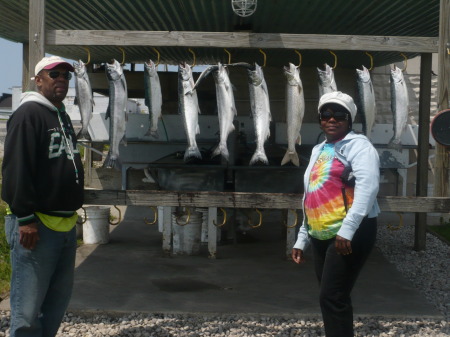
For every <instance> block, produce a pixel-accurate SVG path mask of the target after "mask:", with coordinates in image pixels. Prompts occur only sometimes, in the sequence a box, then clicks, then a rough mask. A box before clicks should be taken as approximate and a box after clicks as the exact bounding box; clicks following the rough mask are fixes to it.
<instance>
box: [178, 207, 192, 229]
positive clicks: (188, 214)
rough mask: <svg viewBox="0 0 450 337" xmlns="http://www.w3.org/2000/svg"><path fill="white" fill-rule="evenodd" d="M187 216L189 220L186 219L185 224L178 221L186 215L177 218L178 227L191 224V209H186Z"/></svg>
mask: <svg viewBox="0 0 450 337" xmlns="http://www.w3.org/2000/svg"><path fill="white" fill-rule="evenodd" d="M186 214H187V218H186V222H185V223H184V224H182V223H180V222H179V221H178V220H179V219H180V218H181V217H182V216H183V215H184V214H182V215H180V216H178V217H177V218H176V222H177V225H179V226H186V225H187V224H188V223H189V221H190V219H191V212H190V211H189V208H186Z"/></svg>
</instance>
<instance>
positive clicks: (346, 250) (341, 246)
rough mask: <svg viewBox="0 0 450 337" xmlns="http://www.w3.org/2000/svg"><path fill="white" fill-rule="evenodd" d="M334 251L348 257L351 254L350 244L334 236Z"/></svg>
mask: <svg viewBox="0 0 450 337" xmlns="http://www.w3.org/2000/svg"><path fill="white" fill-rule="evenodd" d="M336 250H337V253H338V254H341V255H348V254H351V253H352V242H351V241H350V240H347V239H344V238H343V237H342V236H339V235H336Z"/></svg>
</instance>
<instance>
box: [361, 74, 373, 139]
mask: <svg viewBox="0 0 450 337" xmlns="http://www.w3.org/2000/svg"><path fill="white" fill-rule="evenodd" d="M362 68H363V69H362V70H359V69H356V84H357V92H358V110H359V112H360V114H361V117H362V126H363V132H364V134H365V135H366V136H367V137H368V138H370V135H371V133H372V127H373V125H374V123H375V116H376V114H377V105H376V103H375V91H374V90H373V84H372V80H371V78H370V72H369V70H368V69H367V68H366V67H364V66H362Z"/></svg>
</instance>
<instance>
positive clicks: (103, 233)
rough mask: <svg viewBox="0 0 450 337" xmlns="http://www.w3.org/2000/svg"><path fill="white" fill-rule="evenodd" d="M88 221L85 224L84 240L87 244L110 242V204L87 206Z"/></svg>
mask: <svg viewBox="0 0 450 337" xmlns="http://www.w3.org/2000/svg"><path fill="white" fill-rule="evenodd" d="M85 210H86V219H85V220H86V221H85V222H84V224H83V242H84V243H85V244H105V243H108V242H109V214H110V209H109V207H108V206H89V207H85Z"/></svg>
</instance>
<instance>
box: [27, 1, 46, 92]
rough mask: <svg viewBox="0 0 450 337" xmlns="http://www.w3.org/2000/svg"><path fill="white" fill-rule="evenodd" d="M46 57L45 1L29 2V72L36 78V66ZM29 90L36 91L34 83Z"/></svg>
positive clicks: (31, 83)
mask: <svg viewBox="0 0 450 337" xmlns="http://www.w3.org/2000/svg"><path fill="white" fill-rule="evenodd" d="M44 56H45V0H33V1H30V2H29V13H28V71H29V75H30V76H29V77H28V78H30V77H33V76H34V68H35V67H36V64H37V63H38V62H39V61H40V60H41V59H42V58H43V57H44ZM29 83H30V85H29V86H28V89H29V90H34V89H35V85H34V82H33V81H30V82H29Z"/></svg>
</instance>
